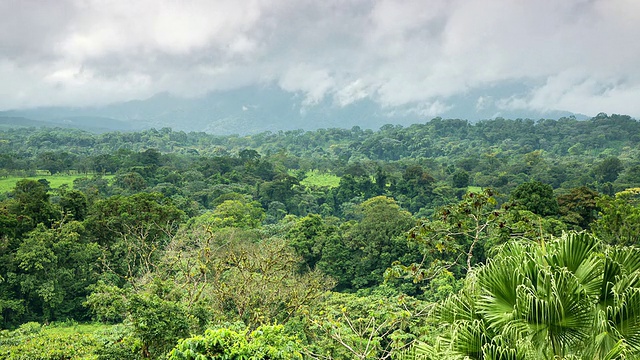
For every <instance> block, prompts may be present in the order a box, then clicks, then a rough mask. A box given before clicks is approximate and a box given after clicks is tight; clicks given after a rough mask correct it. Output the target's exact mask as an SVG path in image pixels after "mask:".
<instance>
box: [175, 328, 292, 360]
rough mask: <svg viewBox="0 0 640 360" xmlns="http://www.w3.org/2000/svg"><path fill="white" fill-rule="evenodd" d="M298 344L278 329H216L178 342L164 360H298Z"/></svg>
mask: <svg viewBox="0 0 640 360" xmlns="http://www.w3.org/2000/svg"><path fill="white" fill-rule="evenodd" d="M301 350H302V348H301V344H300V340H299V339H298V338H297V337H296V336H295V335H291V334H287V333H286V332H285V330H284V327H283V326H282V325H262V326H260V327H258V328H257V329H255V330H253V331H249V330H248V329H230V328H223V327H216V328H212V329H207V330H206V331H205V333H204V336H193V337H190V338H187V339H184V340H180V342H179V343H178V345H177V346H176V347H175V348H174V349H173V350H171V352H170V353H169V356H168V360H197V359H211V360H216V359H220V360H222V359H230V360H232V359H237V360H240V359H255V360H266V359H270V360H280V359H282V360H292V359H302V353H301Z"/></svg>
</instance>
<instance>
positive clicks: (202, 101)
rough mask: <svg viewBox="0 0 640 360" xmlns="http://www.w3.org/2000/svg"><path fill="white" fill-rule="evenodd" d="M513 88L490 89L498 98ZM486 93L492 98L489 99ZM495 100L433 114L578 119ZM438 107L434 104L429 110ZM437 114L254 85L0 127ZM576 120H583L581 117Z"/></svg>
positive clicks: (10, 119)
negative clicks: (315, 98)
mask: <svg viewBox="0 0 640 360" xmlns="http://www.w3.org/2000/svg"><path fill="white" fill-rule="evenodd" d="M514 89H515V88H513V87H512V88H510V89H497V90H496V89H492V94H495V96H500V95H501V92H502V93H504V92H506V91H514ZM485 94H486V93H485ZM491 98H493V96H487V95H484V96H482V95H479V92H476V93H469V94H465V95H462V96H458V97H457V98H456V99H455V102H454V104H455V105H452V106H444V105H438V104H436V105H435V106H441V107H442V108H441V109H440V111H439V112H438V111H435V112H436V113H437V114H438V116H440V117H443V118H461V119H468V120H470V121H476V120H481V119H488V118H494V117H497V116H501V117H505V118H532V119H539V118H558V117H561V116H568V115H575V114H571V113H569V112H562V111H551V112H546V113H542V112H537V111H506V112H505V111H503V110H500V109H499V108H497V107H496V105H495V103H491V102H487V101H484V104H481V100H482V99H491ZM431 106H433V105H431ZM434 110H438V109H434V108H433V107H431V108H425V107H424V106H421V104H418V103H413V104H408V105H402V106H393V107H392V106H387V107H384V106H381V105H380V104H379V103H377V102H375V101H372V100H370V99H368V98H365V99H361V100H360V101H356V102H353V103H350V104H348V105H345V106H341V105H340V104H338V103H336V101H335V100H334V99H331V98H328V97H327V98H325V99H323V100H322V101H320V102H318V103H316V104H311V105H310V104H306V103H305V98H304V96H303V95H302V94H299V93H292V92H287V91H284V90H282V89H280V88H279V87H277V86H250V87H244V88H240V89H235V90H228V91H218V92H211V93H209V94H207V95H205V96H201V97H194V98H185V97H178V96H174V95H171V94H169V93H160V94H157V95H155V96H153V97H150V98H148V99H145V100H134V101H127V102H119V103H114V104H110V105H106V106H100V107H62V106H59V107H41V108H32V109H23V110H9V111H3V112H0V125H5V126H10V125H11V126H35V127H40V126H53V127H55V126H59V127H70V128H79V129H84V130H89V131H94V132H104V131H131V130H140V129H145V128H151V127H154V128H158V129H159V128H162V127H170V128H172V129H174V130H183V131H205V132H208V133H213V134H251V133H257V132H262V131H278V130H295V129H303V130H313V129H318V128H333V127H338V128H350V127H352V126H360V127H362V128H369V129H378V128H379V127H381V126H382V125H385V124H394V125H395V124H400V125H409V124H413V123H420V122H425V121H427V120H429V119H431V118H433V117H434V116H433V115H432V114H433V113H434ZM577 117H579V118H580V117H585V116H584V115H577Z"/></svg>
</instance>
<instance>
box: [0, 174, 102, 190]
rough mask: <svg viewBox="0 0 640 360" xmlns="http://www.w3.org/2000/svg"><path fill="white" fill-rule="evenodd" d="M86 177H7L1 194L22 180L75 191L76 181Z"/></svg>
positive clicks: (1, 183)
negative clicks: (44, 181)
mask: <svg viewBox="0 0 640 360" xmlns="http://www.w3.org/2000/svg"><path fill="white" fill-rule="evenodd" d="M86 177H87V176H86V175H64V174H56V175H36V176H30V177H22V176H7V177H3V178H0V193H6V192H9V191H11V190H13V188H14V187H15V186H16V183H17V182H18V181H20V180H22V179H30V180H40V179H44V180H46V181H47V182H48V183H49V186H50V187H51V188H52V189H57V188H59V187H61V186H63V185H66V186H67V187H68V188H70V189H73V182H74V180H76V179H82V178H86ZM103 178H104V179H105V180H111V179H113V175H105V176H103Z"/></svg>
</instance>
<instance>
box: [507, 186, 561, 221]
mask: <svg viewBox="0 0 640 360" xmlns="http://www.w3.org/2000/svg"><path fill="white" fill-rule="evenodd" d="M511 201H514V202H515V204H516V206H518V207H521V208H523V209H525V210H529V211H531V212H532V213H534V214H538V215H541V216H547V215H555V214H557V213H558V200H556V197H555V196H554V195H553V188H552V187H551V186H550V185H548V184H543V183H541V182H539V181H532V182H526V183H523V184H520V185H518V187H517V188H515V189H514V190H513V191H512V192H511Z"/></svg>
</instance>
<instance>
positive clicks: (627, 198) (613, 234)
mask: <svg viewBox="0 0 640 360" xmlns="http://www.w3.org/2000/svg"><path fill="white" fill-rule="evenodd" d="M638 194H640V188H632V189H627V190H625V191H622V192H619V193H617V194H616V195H615V197H614V198H611V197H607V196H605V197H602V198H599V199H598V201H597V205H598V206H599V207H600V209H601V210H600V213H599V215H600V216H599V218H598V219H597V220H596V221H595V223H593V225H592V228H593V232H594V233H595V234H596V235H597V236H598V237H599V238H600V239H602V240H603V241H606V242H608V243H611V244H621V245H637V244H638V243H639V242H640V241H639V240H640V203H639V202H638Z"/></svg>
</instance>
